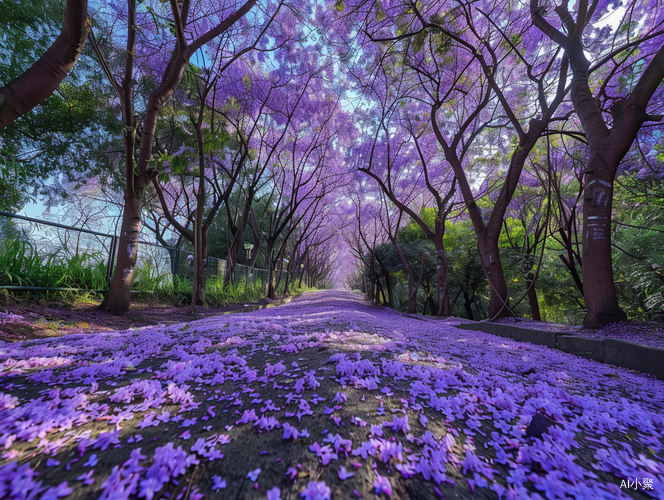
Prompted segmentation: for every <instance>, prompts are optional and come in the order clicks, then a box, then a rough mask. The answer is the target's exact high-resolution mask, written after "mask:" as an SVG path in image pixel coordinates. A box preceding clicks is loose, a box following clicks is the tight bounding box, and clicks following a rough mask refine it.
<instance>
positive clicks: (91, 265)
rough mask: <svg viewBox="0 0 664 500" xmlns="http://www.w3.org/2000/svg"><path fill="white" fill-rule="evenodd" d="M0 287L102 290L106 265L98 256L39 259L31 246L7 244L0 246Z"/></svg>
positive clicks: (56, 255)
mask: <svg viewBox="0 0 664 500" xmlns="http://www.w3.org/2000/svg"><path fill="white" fill-rule="evenodd" d="M0 285H2V286H34V287H48V288H82V289H85V290H102V289H104V288H106V265H105V264H104V263H103V262H102V261H101V258H100V255H99V254H94V253H92V254H90V253H84V254H81V255H74V256H71V257H69V258H64V257H62V256H61V254H60V253H57V252H56V253H51V254H48V255H46V256H45V257H42V256H40V255H39V253H38V252H37V250H36V249H35V247H34V245H32V244H31V243H29V242H26V241H19V240H9V241H5V242H3V243H2V244H0Z"/></svg>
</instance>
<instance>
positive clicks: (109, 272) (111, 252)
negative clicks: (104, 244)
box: [106, 235, 117, 288]
mask: <svg viewBox="0 0 664 500" xmlns="http://www.w3.org/2000/svg"><path fill="white" fill-rule="evenodd" d="M116 247H117V236H115V235H114V236H111V248H109V249H108V264H107V265H106V284H107V286H108V287H109V288H110V287H111V281H112V280H113V263H114V262H115V251H116Z"/></svg>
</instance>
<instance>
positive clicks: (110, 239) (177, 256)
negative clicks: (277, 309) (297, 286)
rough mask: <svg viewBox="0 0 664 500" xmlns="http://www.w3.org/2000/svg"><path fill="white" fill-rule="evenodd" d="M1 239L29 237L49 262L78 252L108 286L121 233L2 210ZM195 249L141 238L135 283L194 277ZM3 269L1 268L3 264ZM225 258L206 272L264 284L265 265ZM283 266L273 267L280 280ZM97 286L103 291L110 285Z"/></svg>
mask: <svg viewBox="0 0 664 500" xmlns="http://www.w3.org/2000/svg"><path fill="white" fill-rule="evenodd" d="M0 241H5V242H6V241H20V242H27V243H29V245H30V248H31V250H32V251H33V252H34V253H35V254H36V255H38V256H39V258H40V259H41V262H42V263H43V264H46V262H47V261H48V262H50V263H58V262H66V261H68V260H70V259H71V258H72V257H74V256H76V257H77V258H78V259H79V261H80V262H81V263H82V264H83V265H85V266H88V267H95V266H104V267H105V283H106V287H108V286H109V285H110V282H111V279H112V277H113V268H114V265H115V260H116V257H117V247H118V243H119V237H118V236H116V235H114V234H107V233H103V232H99V231H92V230H89V229H84V228H78V227H73V226H68V225H65V224H60V223H57V222H53V221H47V220H42V219H35V218H33V217H26V216H23V215H17V214H12V213H9V212H2V211H0ZM193 257H194V254H193V252H191V251H188V250H185V249H181V248H176V247H169V246H164V245H161V244H159V243H154V242H150V241H144V240H139V249H138V256H137V261H136V270H135V277H134V284H135V286H134V288H135V289H136V290H138V291H141V289H143V288H144V287H145V286H147V284H148V283H149V284H150V285H152V286H154V285H155V284H158V285H164V284H165V282H167V281H170V282H172V280H173V278H174V277H176V276H177V277H178V278H181V279H193V275H194V266H193V261H194V259H193ZM0 271H2V270H1V269H0ZM229 274H230V269H229V267H228V265H227V262H226V261H225V260H224V259H219V258H216V257H209V258H208V262H207V277H208V279H209V278H224V279H230V280H232V281H233V282H234V283H237V282H240V281H241V280H242V281H245V283H247V284H249V283H250V282H257V281H260V282H261V284H262V285H263V286H265V284H266V282H267V277H268V271H267V270H266V269H258V268H253V267H251V268H250V267H248V266H244V265H241V264H236V265H235V269H234V272H233V275H232V276H229ZM279 274H280V271H277V272H275V278H276V279H277V280H278V279H279ZM106 287H105V288H103V289H97V290H94V291H97V292H105V291H106V290H107V288H106ZM0 289H5V290H26V291H28V290H53V291H57V290H76V289H80V288H71V287H44V286H34V285H25V284H18V285H5V284H2V283H1V282H0Z"/></svg>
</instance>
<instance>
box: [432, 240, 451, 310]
mask: <svg viewBox="0 0 664 500" xmlns="http://www.w3.org/2000/svg"><path fill="white" fill-rule="evenodd" d="M434 243H435V244H436V252H437V255H436V261H437V262H436V293H437V297H438V304H437V306H438V310H437V315H438V316H450V314H451V312H450V294H449V293H448V287H447V256H446V255H445V244H444V243H443V239H442V236H441V238H436V241H434Z"/></svg>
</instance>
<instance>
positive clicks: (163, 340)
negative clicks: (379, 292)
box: [0, 291, 664, 500]
mask: <svg viewBox="0 0 664 500" xmlns="http://www.w3.org/2000/svg"><path fill="white" fill-rule="evenodd" d="M452 323H453V321H452V320H445V321H442V320H435V319H426V318H422V319H416V318H413V317H405V316H402V315H400V314H398V313H395V312H392V311H389V310H380V309H377V308H374V307H371V306H369V305H367V304H366V303H364V302H363V301H362V300H361V298H360V297H359V296H358V295H355V294H351V293H348V292H338V291H330V292H317V293H312V294H307V295H305V296H304V297H302V298H300V299H299V300H296V301H294V302H292V303H291V304H289V305H286V306H282V307H278V308H271V309H264V310H261V311H256V312H253V313H248V314H236V315H229V316H221V317H215V318H207V319H203V320H200V321H197V322H193V323H188V324H179V325H170V326H160V327H159V326H158V327H148V328H143V329H139V330H128V331H124V332H104V333H99V334H86V335H69V336H65V337H59V338H53V339H43V340H35V341H30V342H25V343H16V344H7V343H2V344H0V448H1V449H2V455H1V456H2V462H0V463H1V465H0V498H52V499H55V498H65V497H67V498H106V499H119V498H146V499H148V500H150V499H153V498H168V499H175V498H182V499H185V498H186V499H196V498H202V497H207V498H233V499H236V498H237V499H239V498H262V499H264V498H268V499H278V498H282V499H287V498H289V499H290V498H292V499H295V498H309V499H324V498H334V499H339V500H345V499H352V498H376V495H378V496H380V497H383V498H386V497H391V498H404V499H427V498H432V499H436V498H475V497H478V498H588V499H600V498H607V499H618V498H649V497H654V498H664V465H663V462H664V460H663V457H664V447H663V444H664V416H663V415H662V408H664V382H662V381H658V380H656V379H653V378H649V377H646V376H644V375H641V374H637V373H632V372H629V371H627V370H623V369H618V368H613V367H611V366H607V365H603V364H600V363H596V362H594V361H590V360H586V359H582V358H578V357H575V356H572V355H568V354H565V353H562V352H559V351H555V350H550V349H547V348H545V347H540V346H535V345H531V344H527V343H517V342H513V341H511V340H509V339H505V338H502V337H494V336H492V335H488V334H484V333H481V332H475V331H467V330H460V329H457V328H454V327H453V326H452Z"/></svg>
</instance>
